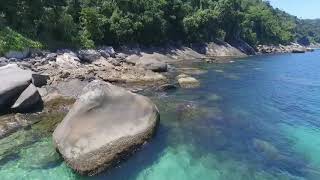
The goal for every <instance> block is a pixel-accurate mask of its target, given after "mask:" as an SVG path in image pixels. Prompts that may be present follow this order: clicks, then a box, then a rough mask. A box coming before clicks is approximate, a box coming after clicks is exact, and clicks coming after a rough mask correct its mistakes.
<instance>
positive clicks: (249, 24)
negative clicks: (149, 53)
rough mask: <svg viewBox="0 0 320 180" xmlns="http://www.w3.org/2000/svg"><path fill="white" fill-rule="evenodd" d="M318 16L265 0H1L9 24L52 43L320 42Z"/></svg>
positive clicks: (4, 23)
mask: <svg viewBox="0 0 320 180" xmlns="http://www.w3.org/2000/svg"><path fill="white" fill-rule="evenodd" d="M319 26H320V21H319V20H318V21H316V20H300V19H298V18H296V17H294V16H291V15H289V14H287V13H285V12H283V11H280V10H279V9H275V8H273V7H272V6H271V5H270V4H269V3H268V2H266V1H263V0H32V1H30V0H10V1H5V0H0V28H1V30H0V31H4V30H5V29H7V28H10V29H12V30H13V31H16V32H18V33H19V34H22V35H23V36H25V37H28V38H29V39H32V40H36V41H39V42H41V43H42V44H44V45H45V46H47V47H48V48H58V47H60V48H61V47H84V48H91V47H94V46H97V45H103V44H111V45H121V44H129V43H140V44H146V45H150V44H160V43H165V42H169V41H179V42H183V43H188V42H208V41H213V40H215V39H220V40H225V41H232V40H234V39H237V38H241V39H243V40H245V41H247V42H248V43H249V44H251V45H257V44H279V43H282V44H286V43H289V42H292V41H296V40H298V41H301V42H302V41H303V42H307V41H309V42H320V32H319V31H320V30H319V29H320V28H319Z"/></svg>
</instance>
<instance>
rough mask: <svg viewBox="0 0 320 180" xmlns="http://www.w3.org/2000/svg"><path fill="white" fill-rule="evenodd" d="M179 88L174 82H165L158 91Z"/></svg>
mask: <svg viewBox="0 0 320 180" xmlns="http://www.w3.org/2000/svg"><path fill="white" fill-rule="evenodd" d="M175 89H177V86H175V85H174V84H164V85H161V86H160V87H158V88H157V91H169V90H175Z"/></svg>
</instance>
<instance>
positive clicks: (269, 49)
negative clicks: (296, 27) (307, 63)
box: [257, 43, 313, 54]
mask: <svg viewBox="0 0 320 180" xmlns="http://www.w3.org/2000/svg"><path fill="white" fill-rule="evenodd" d="M308 51H313V48H309V47H305V46H301V45H299V44H295V43H292V44H291V45H281V44H280V45H278V46H273V45H258V46H257V52H259V53H262V54H275V53H305V52H308Z"/></svg>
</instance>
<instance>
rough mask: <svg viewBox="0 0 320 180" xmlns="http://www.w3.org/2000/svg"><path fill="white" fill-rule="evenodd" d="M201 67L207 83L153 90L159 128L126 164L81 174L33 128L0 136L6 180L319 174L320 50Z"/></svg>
mask: <svg viewBox="0 0 320 180" xmlns="http://www.w3.org/2000/svg"><path fill="white" fill-rule="evenodd" d="M195 66H196V67H198V68H202V69H205V70H208V73H206V74H202V75H199V76H197V78H198V79H199V80H200V81H201V87H200V88H198V89H192V90H184V89H179V90H177V91H173V92H168V93H148V92H147V93H146V94H148V95H149V96H151V97H152V99H153V100H154V102H155V103H156V104H157V105H158V107H159V109H160V112H161V123H160V127H159V129H158V132H157V134H156V136H155V138H154V139H153V140H152V141H151V142H150V143H149V144H147V145H145V147H144V148H143V149H142V150H141V151H139V152H138V153H137V154H136V155H135V156H133V157H132V158H130V159H129V160H128V161H126V162H124V163H122V164H120V165H119V167H117V168H115V169H113V170H110V171H108V172H105V173H103V174H101V175H99V176H96V177H80V176H78V175H76V174H74V173H73V172H72V171H71V170H70V169H69V168H68V167H67V166H66V165H65V164H64V163H63V161H62V160H61V159H60V158H59V156H57V154H56V153H55V152H54V150H53V149H52V148H51V147H52V143H51V139H50V136H49V134H50V133H47V134H41V135H39V134H37V133H36V132H37V131H36V129H35V130H33V129H31V130H26V131H23V132H19V133H16V134H14V136H11V137H9V138H6V139H4V140H1V141H0V149H1V150H0V179H4V180H6V179H10V180H11V179H59V180H60V179H61V180H63V179H111V180H118V179H125V180H127V179H130V180H131V179H132V180H163V179H166V180H171V179H172V180H177V179H183V180H194V179H197V180H225V179H228V180H233V179H234V180H239V179H243V180H248V179H250V180H251V179H257V180H264V179H265V180H269V179H284V180H286V179H288V180H289V179H290V180H291V179H310V180H318V179H320V71H319V67H320V51H316V52H313V53H307V54H286V55H274V56H257V57H250V58H246V59H243V60H240V61H236V62H235V63H232V64H218V65H208V64H201V63H198V64H195ZM4 147H5V148H4ZM3 149H9V150H8V151H6V150H3Z"/></svg>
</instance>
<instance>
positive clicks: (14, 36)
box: [0, 27, 42, 54]
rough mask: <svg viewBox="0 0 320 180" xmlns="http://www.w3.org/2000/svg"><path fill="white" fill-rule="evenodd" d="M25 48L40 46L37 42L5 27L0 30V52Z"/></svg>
mask: <svg viewBox="0 0 320 180" xmlns="http://www.w3.org/2000/svg"><path fill="white" fill-rule="evenodd" d="M25 48H34V49H39V48H42V45H41V44H40V43H39V42H35V41H32V40H30V39H28V38H25V37H24V36H22V35H21V34H19V33H17V32H15V31H13V30H11V29H10V28H8V27H6V28H3V29H1V30H0V54H4V53H5V52H8V51H9V50H23V49H25Z"/></svg>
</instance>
